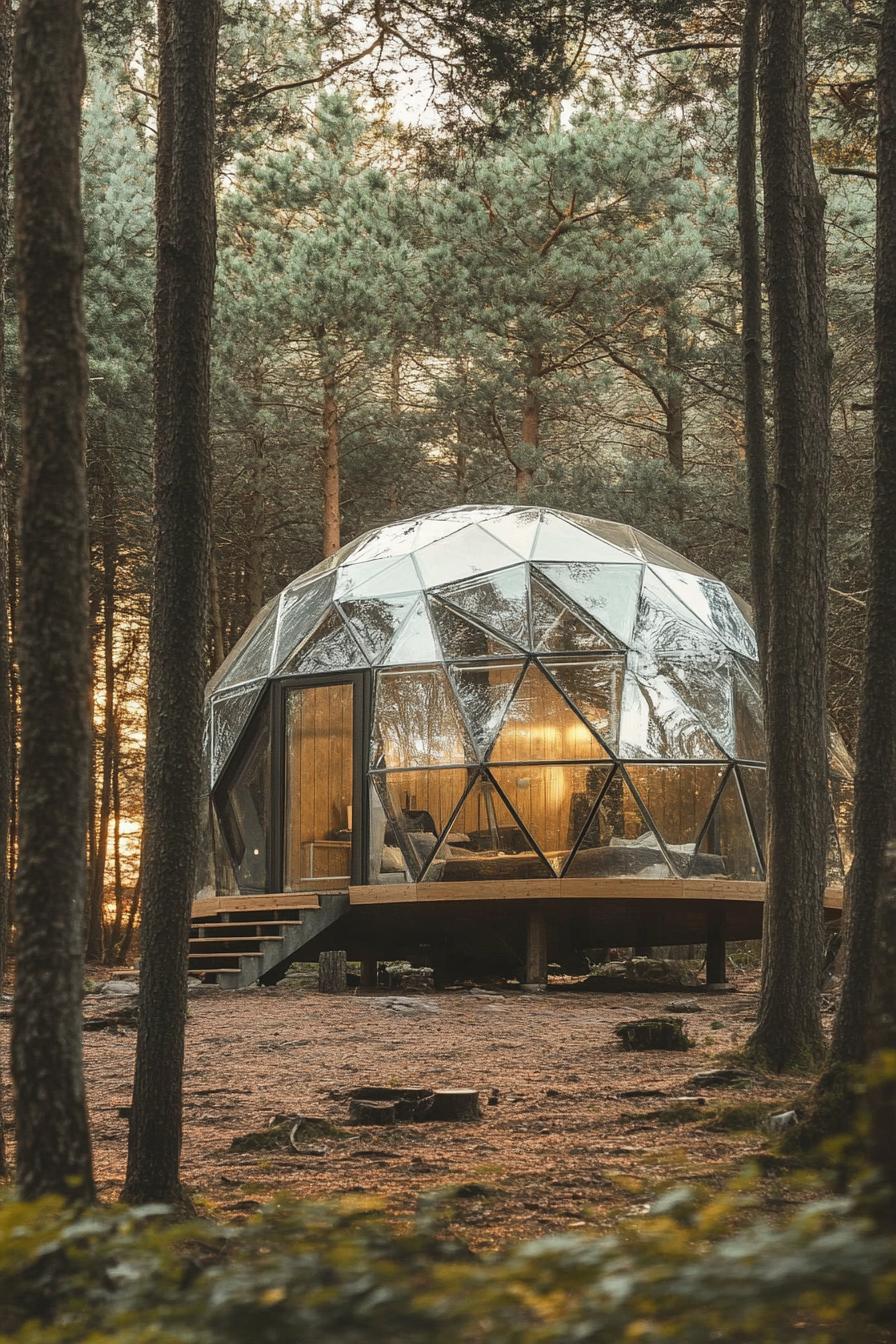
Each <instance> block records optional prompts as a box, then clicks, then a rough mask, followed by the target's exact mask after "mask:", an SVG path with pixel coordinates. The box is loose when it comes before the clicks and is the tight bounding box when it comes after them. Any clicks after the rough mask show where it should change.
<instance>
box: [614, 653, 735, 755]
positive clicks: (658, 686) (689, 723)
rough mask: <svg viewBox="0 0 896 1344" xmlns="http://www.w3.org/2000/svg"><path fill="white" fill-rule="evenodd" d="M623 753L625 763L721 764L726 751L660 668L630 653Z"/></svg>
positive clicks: (624, 698) (622, 725)
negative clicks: (650, 760) (655, 759)
mask: <svg viewBox="0 0 896 1344" xmlns="http://www.w3.org/2000/svg"><path fill="white" fill-rule="evenodd" d="M619 754H620V756H621V757H622V758H623V760H632V759H633V760H638V759H641V760H644V759H649V758H652V757H659V758H660V759H665V760H688V759H694V760H719V759H720V758H722V757H723V755H724V753H723V752H722V749H721V747H720V746H719V745H718V743H716V742H715V741H714V740H713V738H712V737H711V736H710V735H709V733H708V732H707V731H706V729H705V728H704V727H703V725H702V723H700V721H699V719H698V718H697V717H696V715H695V714H694V712H693V710H692V709H690V708H688V707H687V705H686V704H685V703H684V702H683V701H682V700H681V699H680V698H679V696H678V692H677V691H676V689H675V686H674V685H673V684H672V682H671V681H669V680H668V678H665V677H664V676H663V675H662V672H661V670H660V664H659V663H657V662H656V661H654V660H653V659H651V658H648V657H646V656H645V655H643V654H635V653H630V654H629V656H628V670H627V671H626V674H625V681H624V684H623V689H622V715H621V719H620V725H619Z"/></svg>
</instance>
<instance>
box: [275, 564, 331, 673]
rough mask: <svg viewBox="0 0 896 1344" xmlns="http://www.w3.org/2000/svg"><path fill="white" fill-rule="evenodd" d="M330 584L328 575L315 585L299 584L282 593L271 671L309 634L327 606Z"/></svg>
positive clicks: (329, 598) (329, 597) (329, 596)
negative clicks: (293, 589)
mask: <svg viewBox="0 0 896 1344" xmlns="http://www.w3.org/2000/svg"><path fill="white" fill-rule="evenodd" d="M334 582H335V580H334V577H333V575H332V574H330V575H327V576H326V577H325V578H323V579H320V580H318V581H317V582H316V583H312V584H303V585H302V586H301V587H300V588H298V589H296V590H295V591H291V590H290V589H287V590H286V592H285V593H284V594H283V600H282V603H281V607H280V620H279V625H278V629H277V650H276V653H275V654H274V659H273V666H274V667H275V668H278V667H280V665H281V663H283V662H285V660H286V659H287V658H288V657H289V656H290V655H291V654H293V653H294V652H295V650H296V649H297V648H298V647H299V645H300V644H302V643H303V641H304V640H305V639H307V637H308V635H310V634H311V631H312V630H313V629H314V627H315V626H316V625H317V623H318V621H319V620H320V619H321V617H322V616H323V614H324V612H325V611H326V609H327V607H328V606H329V605H330V600H331V598H332V594H333V584H334Z"/></svg>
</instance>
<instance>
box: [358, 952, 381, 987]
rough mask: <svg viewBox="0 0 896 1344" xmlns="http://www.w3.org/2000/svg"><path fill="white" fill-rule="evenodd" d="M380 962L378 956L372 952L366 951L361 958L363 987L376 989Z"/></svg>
mask: <svg viewBox="0 0 896 1344" xmlns="http://www.w3.org/2000/svg"><path fill="white" fill-rule="evenodd" d="M378 965H379V962H378V961H377V959H376V956H375V955H373V954H372V953H370V952H365V954H364V956H363V957H362V958H361V988H362V989H376V972H377V966H378Z"/></svg>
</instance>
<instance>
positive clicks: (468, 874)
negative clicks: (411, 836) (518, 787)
mask: <svg viewBox="0 0 896 1344" xmlns="http://www.w3.org/2000/svg"><path fill="white" fill-rule="evenodd" d="M554 876H555V874H554V870H553V869H552V868H551V867H550V865H549V864H548V863H547V861H546V860H545V859H543V858H542V856H541V855H540V854H539V853H538V851H537V850H536V849H535V848H534V846H533V844H532V840H531V838H530V837H529V836H528V835H527V834H526V833H525V831H524V830H523V828H522V827H521V826H520V824H519V821H518V819H517V818H516V817H515V816H514V815H513V813H512V812H511V811H510V809H509V808H508V807H507V804H506V803H505V802H504V799H503V798H502V797H501V794H500V792H499V790H498V789H497V788H496V787H495V784H494V783H493V781H492V780H491V779H489V778H488V776H487V775H477V776H476V778H475V779H474V781H473V783H472V785H471V786H470V789H469V791H468V792H467V794H466V796H465V798H464V800H463V802H462V804H461V806H460V810H459V811H458V813H457V815H456V816H455V818H454V820H453V821H452V823H451V832H450V834H449V835H448V836H447V837H446V838H445V839H444V840H443V841H442V843H441V844H440V845H439V847H438V849H437V850H436V852H435V855H434V857H433V859H432V861H431V863H430V865H429V867H428V868H427V869H426V871H425V873H424V874H423V881H424V882H465V881H466V882H488V881H490V880H493V879H504V880H506V881H513V880H517V881H518V880H521V879H526V880H529V879H530V878H549V877H554Z"/></svg>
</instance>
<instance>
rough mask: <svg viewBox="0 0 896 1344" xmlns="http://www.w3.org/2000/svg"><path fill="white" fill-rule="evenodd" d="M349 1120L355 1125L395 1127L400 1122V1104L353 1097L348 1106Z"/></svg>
mask: <svg viewBox="0 0 896 1344" xmlns="http://www.w3.org/2000/svg"><path fill="white" fill-rule="evenodd" d="M348 1118H349V1123H350V1124H353V1125H394V1124H396V1122H397V1120H398V1103H397V1102H394V1101H364V1100H362V1099H360V1098H358V1097H353V1098H352V1099H351V1101H350V1102H349V1104H348Z"/></svg>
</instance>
